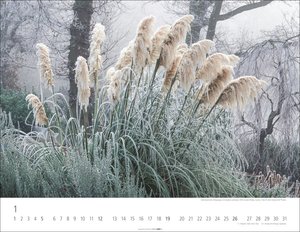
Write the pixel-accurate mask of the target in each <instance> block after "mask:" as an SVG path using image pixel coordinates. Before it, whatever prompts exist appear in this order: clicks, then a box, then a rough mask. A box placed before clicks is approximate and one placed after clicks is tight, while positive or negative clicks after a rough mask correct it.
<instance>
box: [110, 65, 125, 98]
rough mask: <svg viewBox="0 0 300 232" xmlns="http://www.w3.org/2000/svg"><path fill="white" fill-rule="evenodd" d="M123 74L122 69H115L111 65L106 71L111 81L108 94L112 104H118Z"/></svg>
mask: <svg viewBox="0 0 300 232" xmlns="http://www.w3.org/2000/svg"><path fill="white" fill-rule="evenodd" d="M121 76H122V71H121V70H115V68H114V67H111V68H110V69H109V70H108V71H107V73H106V78H107V80H108V81H109V87H108V89H107V94H108V98H109V101H110V102H111V103H112V104H116V103H117V102H118V101H119V100H120V95H121Z"/></svg>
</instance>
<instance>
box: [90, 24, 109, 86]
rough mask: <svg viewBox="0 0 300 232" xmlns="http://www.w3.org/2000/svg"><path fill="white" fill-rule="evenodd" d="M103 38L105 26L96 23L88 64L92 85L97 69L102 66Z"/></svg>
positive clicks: (95, 78) (96, 75)
mask: <svg viewBox="0 0 300 232" xmlns="http://www.w3.org/2000/svg"><path fill="white" fill-rule="evenodd" d="M104 40H105V27H104V26H103V25H102V24H101V23H96V25H95V27H94V29H93V31H92V37H91V44H90V55H89V59H88V64H89V68H90V73H89V76H90V79H91V84H92V85H93V84H94V83H95V82H96V81H97V77H98V73H99V70H100V68H101V66H102V57H101V55H100V54H101V44H102V43H103V41H104Z"/></svg>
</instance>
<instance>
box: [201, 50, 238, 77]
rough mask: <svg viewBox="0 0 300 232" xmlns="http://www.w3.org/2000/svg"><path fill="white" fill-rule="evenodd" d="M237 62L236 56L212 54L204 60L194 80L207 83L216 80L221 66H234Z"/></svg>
mask: <svg viewBox="0 0 300 232" xmlns="http://www.w3.org/2000/svg"><path fill="white" fill-rule="evenodd" d="M238 61H239V57H238V56H236V55H226V54H222V53H215V54H212V55H210V56H209V57H208V58H207V59H206V60H205V62H204V64H203V66H202V67H201V68H200V69H199V70H198V72H197V74H196V79H201V80H203V81H206V82H209V81H211V80H213V79H215V78H217V76H218V73H219V72H220V71H221V70H222V66H223V65H232V66H234V65H235V64H237V63H238Z"/></svg>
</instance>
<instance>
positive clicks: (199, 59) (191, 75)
mask: <svg viewBox="0 0 300 232" xmlns="http://www.w3.org/2000/svg"><path fill="white" fill-rule="evenodd" d="M213 45H214V42H213V41H211V40H201V41H198V42H197V43H194V44H192V46H191V48H189V49H188V50H187V51H186V52H185V53H184V55H183V57H182V59H181V63H180V65H179V68H178V76H179V79H180V86H181V87H182V88H183V89H184V90H185V91H188V90H189V89H190V88H191V86H192V84H193V83H194V81H195V72H196V68H197V66H198V65H199V64H202V63H203V62H204V60H205V58H206V54H207V53H208V51H209V49H210V48H211V47H212V46H213Z"/></svg>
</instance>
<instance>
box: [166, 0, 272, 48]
mask: <svg viewBox="0 0 300 232" xmlns="http://www.w3.org/2000/svg"><path fill="white" fill-rule="evenodd" d="M272 1H273V0H260V1H256V0H248V1H240V2H238V1H226V0H202V1H200V0H189V1H171V2H170V3H168V4H167V7H168V9H170V10H172V11H173V12H174V13H176V14H187V13H188V14H192V15H194V16H195V20H194V22H193V23H192V25H191V35H190V36H189V37H188V38H187V39H188V40H187V41H188V43H194V42H197V41H198V40H199V39H200V33H201V31H202V30H203V29H204V28H207V29H206V39H210V40H213V39H214V37H215V34H216V26H217V23H218V22H220V21H224V20H227V19H230V18H232V17H234V16H236V15H238V14H241V13H243V12H246V11H250V10H253V9H256V8H259V7H263V6H266V5H268V4H270V3H271V2H272ZM174 7H175V9H174Z"/></svg>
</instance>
